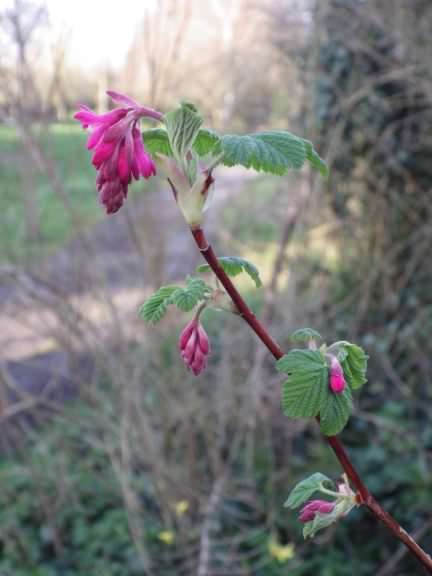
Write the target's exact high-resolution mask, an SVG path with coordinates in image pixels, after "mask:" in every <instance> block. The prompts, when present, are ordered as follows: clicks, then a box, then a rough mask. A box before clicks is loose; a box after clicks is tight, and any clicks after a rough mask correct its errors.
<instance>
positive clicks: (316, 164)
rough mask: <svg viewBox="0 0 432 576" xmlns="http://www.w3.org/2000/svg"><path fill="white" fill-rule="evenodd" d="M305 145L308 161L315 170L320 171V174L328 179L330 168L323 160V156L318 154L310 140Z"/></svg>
mask: <svg viewBox="0 0 432 576" xmlns="http://www.w3.org/2000/svg"><path fill="white" fill-rule="evenodd" d="M304 143H305V146H306V159H307V160H309V162H310V164H311V165H312V166H313V168H315V169H316V170H318V171H319V173H320V174H321V176H322V177H323V178H328V175H329V169H328V166H327V164H326V163H325V162H324V160H323V159H322V158H321V156H320V155H319V154H318V152H317V151H316V150H315V148H314V147H313V144H312V142H309V140H304Z"/></svg>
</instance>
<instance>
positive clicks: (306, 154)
mask: <svg viewBox="0 0 432 576" xmlns="http://www.w3.org/2000/svg"><path fill="white" fill-rule="evenodd" d="M222 151H223V154H224V157H223V163H224V164H225V165H226V166H235V165H237V164H240V165H241V166H244V167H245V168H253V169H255V170H257V171H258V172H259V171H262V172H269V173H271V174H277V175H279V176H281V175H283V174H286V172H287V171H288V170H290V169H296V170H299V169H300V168H302V166H303V165H304V163H305V161H306V160H309V161H310V163H311V164H312V166H313V167H314V168H317V169H319V170H320V172H321V173H323V172H324V167H326V165H325V163H324V161H323V160H321V158H320V157H319V156H318V154H317V153H316V152H315V150H314V149H313V146H312V144H311V143H310V142H309V141H307V140H303V138H299V137H298V136H295V135H294V134H291V133H290V132H285V131H282V130H279V131H274V132H257V133H255V134H245V135H242V136H241V135H236V134H231V135H230V134H228V135H225V136H222Z"/></svg>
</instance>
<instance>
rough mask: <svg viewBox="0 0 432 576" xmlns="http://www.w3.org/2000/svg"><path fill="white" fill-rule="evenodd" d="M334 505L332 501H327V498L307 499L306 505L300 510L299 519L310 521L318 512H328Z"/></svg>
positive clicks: (304, 521)
mask: <svg viewBox="0 0 432 576" xmlns="http://www.w3.org/2000/svg"><path fill="white" fill-rule="evenodd" d="M334 507H335V503H334V502H328V501H327V500H309V502H306V505H305V506H303V508H302V509H301V510H300V515H299V520H300V522H303V524H304V523H306V522H310V521H311V520H313V519H314V518H315V516H316V515H317V514H318V512H319V513H320V514H330V512H332V511H333V508H334Z"/></svg>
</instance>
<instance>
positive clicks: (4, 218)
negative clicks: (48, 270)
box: [0, 125, 103, 261]
mask: <svg viewBox="0 0 432 576" xmlns="http://www.w3.org/2000/svg"><path fill="white" fill-rule="evenodd" d="M35 135H36V137H37V138H38V139H39V141H40V143H41V145H42V148H43V151H44V152H45V154H46V155H47V156H48V157H49V158H51V159H52V160H54V163H55V167H56V170H57V172H58V175H59V177H60V179H61V181H62V183H63V186H64V189H65V192H66V194H67V198H68V201H69V203H70V206H71V211H72V212H73V214H74V215H75V218H76V219H77V220H78V221H80V222H81V223H83V225H88V224H93V223H94V222H96V221H97V220H98V219H100V218H101V217H102V215H103V212H102V210H101V209H100V207H99V205H98V203H97V199H96V194H95V174H94V170H93V169H92V166H91V164H90V162H89V154H88V152H87V150H86V147H85V140H86V136H85V134H84V132H83V131H82V130H80V128H79V127H77V126H72V125H57V126H52V127H51V128H50V129H49V131H47V130H46V129H44V130H42V129H41V128H37V127H36V128H35ZM29 188H31V189H29ZM29 193H30V194H33V195H34V196H35V197H34V198H33V199H32V200H33V202H34V206H35V209H36V210H37V220H38V226H37V228H38V234H37V239H35V238H31V237H30V236H29V231H28V226H27V222H26V210H25V202H24V199H25V195H26V194H29ZM0 201H1V204H2V215H1V217H0V223H1V225H0V261H17V260H22V259H29V258H34V257H36V258H37V257H40V256H44V255H46V254H48V253H50V252H52V251H53V250H54V249H56V248H58V247H59V246H61V245H63V244H64V243H65V242H66V241H67V240H68V239H69V238H70V237H71V236H72V235H73V232H74V224H73V218H72V216H71V214H70V213H68V211H67V210H66V209H65V206H64V203H63V201H62V200H61V199H60V198H59V197H58V195H57V194H56V192H55V190H54V189H53V187H52V185H51V183H50V181H49V179H48V178H47V176H46V174H44V173H43V171H42V170H41V168H40V167H38V166H36V165H35V164H34V162H33V161H32V160H31V158H29V157H28V156H27V154H26V152H25V150H24V149H23V145H22V143H21V142H20V140H19V137H18V135H17V133H16V132H15V130H14V129H13V128H11V127H7V126H0Z"/></svg>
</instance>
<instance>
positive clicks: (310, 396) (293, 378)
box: [276, 350, 328, 418]
mask: <svg viewBox="0 0 432 576" xmlns="http://www.w3.org/2000/svg"><path fill="white" fill-rule="evenodd" d="M276 367H277V369H278V370H279V372H285V373H286V374H288V380H287V381H286V382H284V384H283V388H282V408H283V412H284V414H285V415H286V416H290V417H291V418H311V417H313V416H316V415H317V414H318V412H319V411H320V409H321V406H322V405H323V403H324V401H325V398H326V394H327V392H328V366H327V362H326V361H325V359H324V357H323V355H322V354H321V352H320V351H319V350H291V352H289V353H288V354H286V355H285V356H283V357H282V358H281V359H280V360H278V362H277V363H276Z"/></svg>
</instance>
